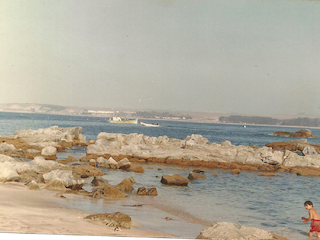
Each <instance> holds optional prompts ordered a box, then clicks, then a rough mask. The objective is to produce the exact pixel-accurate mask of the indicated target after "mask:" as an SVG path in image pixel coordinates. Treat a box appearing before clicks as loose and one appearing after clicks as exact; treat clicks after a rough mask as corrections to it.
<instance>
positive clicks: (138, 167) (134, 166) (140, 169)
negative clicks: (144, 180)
mask: <svg viewBox="0 0 320 240" xmlns="http://www.w3.org/2000/svg"><path fill="white" fill-rule="evenodd" d="M127 171H132V172H136V173H144V169H143V167H142V166H141V165H137V164H132V165H130V167H129V168H128V169H127Z"/></svg>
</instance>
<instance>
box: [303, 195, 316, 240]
mask: <svg viewBox="0 0 320 240" xmlns="http://www.w3.org/2000/svg"><path fill="white" fill-rule="evenodd" d="M304 206H305V208H306V209H307V210H308V211H309V218H305V217H302V221H303V222H304V223H306V222H308V221H311V224H310V232H309V237H310V238H311V237H312V234H313V232H316V234H317V238H318V239H320V215H319V213H318V212H317V211H316V210H315V209H314V208H313V203H312V202H311V201H306V202H305V203H304Z"/></svg>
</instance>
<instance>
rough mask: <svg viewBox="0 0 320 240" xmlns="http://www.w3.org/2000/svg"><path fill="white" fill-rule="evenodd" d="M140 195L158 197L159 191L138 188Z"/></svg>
mask: <svg viewBox="0 0 320 240" xmlns="http://www.w3.org/2000/svg"><path fill="white" fill-rule="evenodd" d="M137 194H138V195H151V196H156V195H158V192H157V189H156V188H145V187H141V188H138V191H137Z"/></svg>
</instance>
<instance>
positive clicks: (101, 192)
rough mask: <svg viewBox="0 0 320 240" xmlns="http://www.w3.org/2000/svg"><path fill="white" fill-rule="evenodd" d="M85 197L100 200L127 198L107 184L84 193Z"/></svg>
mask: <svg viewBox="0 0 320 240" xmlns="http://www.w3.org/2000/svg"><path fill="white" fill-rule="evenodd" d="M86 195H87V196H89V197H93V198H102V197H110V198H124V197H127V196H128V195H127V194H125V193H123V192H121V191H120V190H118V189H117V188H115V187H113V186H111V185H108V184H106V185H104V186H101V187H98V188H97V189H95V190H94V191H92V192H89V193H86Z"/></svg>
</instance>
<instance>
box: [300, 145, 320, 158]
mask: <svg viewBox="0 0 320 240" xmlns="http://www.w3.org/2000/svg"><path fill="white" fill-rule="evenodd" d="M302 154H303V155H304V156H306V155H316V154H318V153H317V151H316V150H315V149H314V147H313V146H310V145H308V146H305V147H304V148H303V150H302Z"/></svg>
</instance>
